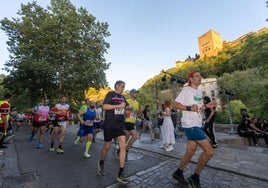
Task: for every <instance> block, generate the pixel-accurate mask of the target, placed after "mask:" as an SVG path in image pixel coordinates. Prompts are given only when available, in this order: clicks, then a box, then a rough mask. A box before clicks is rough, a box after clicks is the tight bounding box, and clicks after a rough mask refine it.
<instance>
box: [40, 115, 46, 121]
mask: <svg viewBox="0 0 268 188" xmlns="http://www.w3.org/2000/svg"><path fill="white" fill-rule="evenodd" d="M38 120H39V121H46V120H47V118H46V117H44V116H39V118H38Z"/></svg>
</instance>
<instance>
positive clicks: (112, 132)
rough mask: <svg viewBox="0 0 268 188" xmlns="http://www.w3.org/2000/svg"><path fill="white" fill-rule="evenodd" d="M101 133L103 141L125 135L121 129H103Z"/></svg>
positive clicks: (109, 140)
mask: <svg viewBox="0 0 268 188" xmlns="http://www.w3.org/2000/svg"><path fill="white" fill-rule="evenodd" d="M103 134H104V141H105V142H111V141H112V140H113V139H114V138H117V137H119V136H125V135H126V133H125V131H124V130H123V129H103Z"/></svg>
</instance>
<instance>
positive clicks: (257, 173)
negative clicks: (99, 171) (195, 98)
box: [0, 127, 268, 188]
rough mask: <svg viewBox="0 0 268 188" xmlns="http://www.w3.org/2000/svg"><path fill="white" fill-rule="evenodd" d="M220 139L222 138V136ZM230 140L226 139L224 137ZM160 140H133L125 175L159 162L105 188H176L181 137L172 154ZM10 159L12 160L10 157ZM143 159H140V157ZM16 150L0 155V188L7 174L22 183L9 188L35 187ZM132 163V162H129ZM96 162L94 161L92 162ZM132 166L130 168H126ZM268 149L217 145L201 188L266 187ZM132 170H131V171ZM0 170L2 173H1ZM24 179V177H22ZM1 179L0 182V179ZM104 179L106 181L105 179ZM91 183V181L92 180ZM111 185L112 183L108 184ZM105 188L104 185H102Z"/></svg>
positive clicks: (145, 137) (192, 165) (189, 170)
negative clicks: (145, 162)
mask: <svg viewBox="0 0 268 188" xmlns="http://www.w3.org/2000/svg"><path fill="white" fill-rule="evenodd" d="M68 131H70V132H72V131H73V134H74V133H75V132H76V131H77V128H76V127H71V128H69V130H68ZM223 137H224V136H223ZM226 137H230V135H226ZM102 139H103V135H102V133H99V134H98V137H97V142H96V143H95V144H97V145H96V146H98V147H101V145H102ZM160 143H161V140H160V139H156V140H155V141H151V140H150V136H149V135H148V134H147V133H145V134H143V136H142V138H141V140H137V141H136V142H135V143H134V145H133V148H131V150H130V151H129V157H128V158H129V165H128V162H126V172H133V170H130V169H127V168H133V169H134V167H133V163H134V164H137V163H136V162H135V160H136V161H137V162H140V161H141V160H144V157H146V158H147V159H148V158H149V159H151V160H155V161H156V159H157V160H158V161H159V163H158V162H157V163H154V164H153V165H151V166H149V167H147V168H143V170H138V171H135V172H134V173H130V174H126V175H127V176H128V179H129V180H130V183H129V184H127V185H122V184H120V183H111V185H109V184H108V185H109V186H107V188H118V187H128V188H145V187H153V188H158V187H161V188H173V187H178V188H179V187H180V185H179V184H178V183H177V182H176V180H174V179H173V178H172V177H171V175H172V173H173V172H174V171H175V170H176V169H177V165H178V163H179V161H180V159H181V157H182V155H183V154H184V151H185V146H186V144H185V137H184V136H182V137H181V138H179V139H177V140H176V144H175V145H174V151H171V152H166V151H164V150H163V149H160V148H159V146H160ZM201 152H202V151H201V150H200V149H198V150H197V153H196V154H195V156H194V157H193V159H192V161H191V163H190V164H189V165H188V167H187V168H186V170H185V173H184V175H185V177H186V178H187V177H188V176H190V175H191V173H192V172H193V171H194V168H195V165H196V162H197V160H198V156H199V155H200V154H201ZM11 156H12V157H11ZM142 156H143V157H142ZM16 160H17V158H16V148H15V147H13V144H11V145H10V147H9V148H8V150H5V152H4V153H0V162H1V164H5V166H4V167H3V166H2V165H1V166H0V167H1V169H0V175H1V177H0V187H1V185H3V182H2V181H3V178H2V177H3V175H4V176H7V175H8V174H7V172H8V173H9V176H10V179H9V181H10V182H12V177H18V178H21V179H23V180H24V182H23V181H21V182H22V183H21V184H20V185H14V186H12V188H13V187H14V188H15V187H16V188H21V187H23V188H26V187H27V188H30V187H36V186H34V185H35V183H34V182H33V181H34V178H33V179H32V177H33V176H30V175H28V176H29V177H28V176H27V177H26V178H27V181H25V179H26V178H25V177H24V176H25V174H21V172H20V170H19V168H18V166H17V165H18V164H17V163H16V162H14V161H16ZM131 160H133V161H131ZM96 162H97V161H96ZM130 164H132V165H130ZM267 164H268V149H267V148H264V147H249V146H238V145H230V144H220V145H219V148H218V150H217V151H215V155H214V156H213V158H212V159H211V160H210V161H209V163H208V164H207V167H206V168H205V169H204V171H202V174H201V177H200V178H201V186H202V188H244V187H247V188H248V187H249V188H267V187H268V168H267ZM131 166H132V167H131ZM2 168H4V169H6V170H3V169H2ZM26 175H27V174H26ZM1 178H2V179H1ZM106 178H107V177H106ZM92 181H93V180H92ZM112 182H114V181H112ZM106 185H107V184H106Z"/></svg>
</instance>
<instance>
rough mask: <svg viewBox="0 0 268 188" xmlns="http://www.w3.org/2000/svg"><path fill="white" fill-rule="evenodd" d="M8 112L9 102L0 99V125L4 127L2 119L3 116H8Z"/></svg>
mask: <svg viewBox="0 0 268 188" xmlns="http://www.w3.org/2000/svg"><path fill="white" fill-rule="evenodd" d="M9 112H10V104H9V103H8V102H7V101H0V113H1V120H0V127H4V125H5V123H4V122H3V120H2V117H3V116H8V118H9Z"/></svg>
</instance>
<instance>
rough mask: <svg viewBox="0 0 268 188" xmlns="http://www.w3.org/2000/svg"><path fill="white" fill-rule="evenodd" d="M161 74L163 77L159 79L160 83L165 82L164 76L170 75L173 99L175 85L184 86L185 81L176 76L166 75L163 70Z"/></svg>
mask: <svg viewBox="0 0 268 188" xmlns="http://www.w3.org/2000/svg"><path fill="white" fill-rule="evenodd" d="M162 72H163V73H164V76H163V77H162V78H161V81H163V82H165V81H167V78H166V75H170V82H171V83H172V86H173V98H174V99H175V97H176V90H175V86H176V83H178V84H182V85H184V84H185V83H186V81H185V80H184V79H183V78H182V77H180V76H178V75H174V74H171V73H168V72H166V71H164V70H163V71H162Z"/></svg>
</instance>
